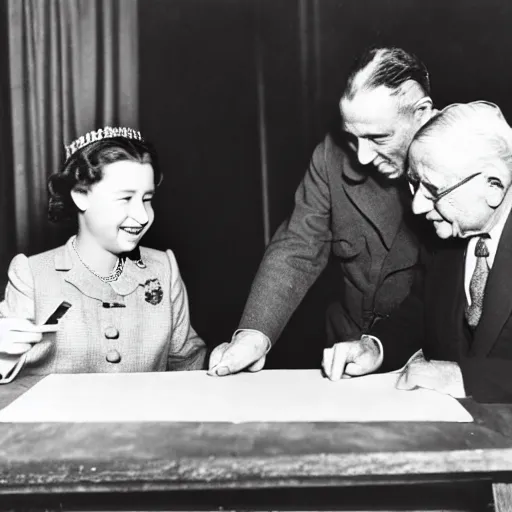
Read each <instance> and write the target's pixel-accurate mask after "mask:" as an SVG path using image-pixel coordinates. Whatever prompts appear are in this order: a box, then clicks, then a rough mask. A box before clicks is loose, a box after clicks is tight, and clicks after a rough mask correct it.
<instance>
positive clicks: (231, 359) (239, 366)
mask: <svg viewBox="0 0 512 512" xmlns="http://www.w3.org/2000/svg"><path fill="white" fill-rule="evenodd" d="M254 360H255V358H254V355H253V354H252V351H251V350H250V349H249V350H248V349H247V348H246V347H245V346H243V345H239V344H238V345H237V344H231V343H228V346H227V347H226V348H225V350H224V353H223V354H222V358H221V360H220V361H219V362H218V363H217V364H216V365H215V366H214V367H212V368H211V369H210V371H209V374H210V375H217V376H219V377H223V376H225V375H230V374H232V373H237V372H239V371H241V370H243V369H245V368H247V367H248V366H249V365H250V364H252V363H254Z"/></svg>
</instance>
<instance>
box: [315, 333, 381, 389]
mask: <svg viewBox="0 0 512 512" xmlns="http://www.w3.org/2000/svg"><path fill="white" fill-rule="evenodd" d="M382 358H383V351H382V346H381V345H380V342H379V341H378V340H377V338H374V337H372V336H366V335H363V336H361V339H360V340H353V341H342V342H339V343H336V344H335V345H334V346H333V347H332V348H326V349H324V355H323V359H322V368H323V370H324V372H325V375H326V376H327V377H328V378H329V379H331V380H339V379H341V378H344V379H346V378H350V377H356V376H360V375H365V374H367V373H371V372H374V371H375V370H377V369H378V368H379V366H380V365H381V364H382Z"/></svg>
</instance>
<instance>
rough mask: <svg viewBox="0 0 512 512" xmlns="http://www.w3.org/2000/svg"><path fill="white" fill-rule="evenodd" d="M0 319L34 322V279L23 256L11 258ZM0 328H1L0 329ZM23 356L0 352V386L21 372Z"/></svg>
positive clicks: (0, 303) (0, 307) (0, 306)
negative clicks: (24, 319)
mask: <svg viewBox="0 0 512 512" xmlns="http://www.w3.org/2000/svg"><path fill="white" fill-rule="evenodd" d="M2 318H26V319H28V320H32V321H34V318H35V305H34V279H33V277H32V271H31V270H30V266H29V263H28V258H27V257H26V256H25V255H24V254H18V255H17V256H15V257H14V258H13V260H12V261H11V264H10V266H9V271H8V282H7V287H6V289H5V296H4V300H3V301H2V302H0V322H1V319H2ZM0 328H1V327H0ZM24 360H25V355H23V356H17V355H16V356H15V355H10V354H4V353H2V352H0V384H6V383H8V382H11V380H12V379H13V378H14V377H15V376H16V374H17V373H18V372H19V371H20V370H21V367H22V366H23V362H24Z"/></svg>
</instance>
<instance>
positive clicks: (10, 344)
mask: <svg viewBox="0 0 512 512" xmlns="http://www.w3.org/2000/svg"><path fill="white" fill-rule="evenodd" d="M42 336H43V335H42V333H41V332H40V330H38V327H37V326H36V325H34V324H33V323H32V322H31V321H30V320H27V319H26V318H1V319H0V353H3V354H9V355H21V354H24V353H25V352H27V351H28V350H30V349H31V348H32V345H33V344H34V343H39V342H40V341H41V340H42V339H43V338H42Z"/></svg>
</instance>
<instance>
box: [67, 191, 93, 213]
mask: <svg viewBox="0 0 512 512" xmlns="http://www.w3.org/2000/svg"><path fill="white" fill-rule="evenodd" d="M71 199H73V202H74V203H75V205H76V207H77V208H78V210H79V211H81V212H85V211H86V210H87V208H88V207H89V197H88V195H87V191H86V190H77V189H73V190H72V191H71Z"/></svg>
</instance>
